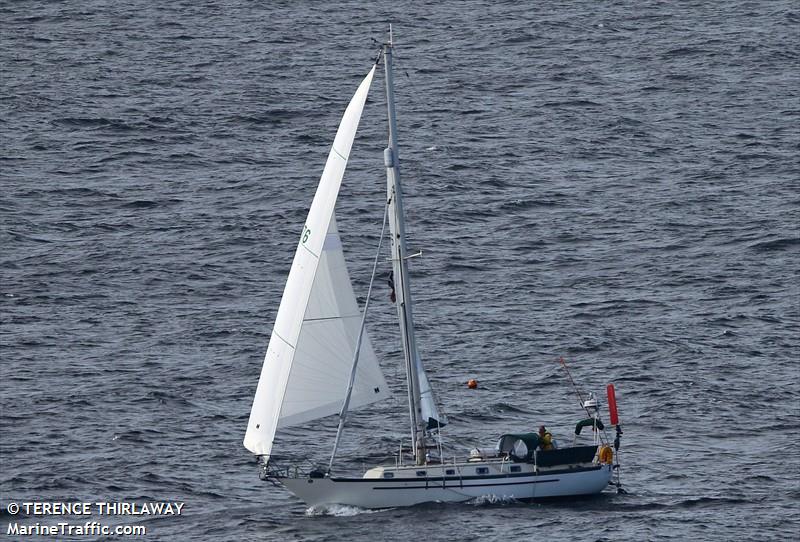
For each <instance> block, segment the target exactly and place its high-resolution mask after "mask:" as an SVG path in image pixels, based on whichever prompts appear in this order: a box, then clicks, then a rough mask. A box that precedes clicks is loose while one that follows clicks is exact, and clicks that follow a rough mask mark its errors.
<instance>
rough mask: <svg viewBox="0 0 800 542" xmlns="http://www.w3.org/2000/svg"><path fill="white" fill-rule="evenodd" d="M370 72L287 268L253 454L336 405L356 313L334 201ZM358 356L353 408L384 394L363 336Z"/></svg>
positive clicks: (257, 402)
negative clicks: (279, 434) (282, 432)
mask: <svg viewBox="0 0 800 542" xmlns="http://www.w3.org/2000/svg"><path fill="white" fill-rule="evenodd" d="M374 74H375V67H374V66H373V68H372V70H370V72H369V74H368V75H367V76H366V77H365V78H364V80H363V81H362V82H361V84H360V85H359V87H358V90H357V91H356V93H355V95H354V96H353V98H352V100H350V104H349V105H348V106H347V109H346V110H345V112H344V116H343V117H342V121H341V123H340V124H339V129H338V131H337V132H336V138H335V139H334V142H333V146H332V147H331V151H330V153H329V154H328V160H327V162H326V164H325V169H324V171H323V172H322V177H321V179H320V182H319V186H318V187H317V192H316V194H315V195H314V201H313V202H312V203H311V209H310V210H309V213H308V218H307V219H306V223H305V226H304V227H303V232H302V234H301V236H300V242H299V243H298V247H297V252H296V253H295V256H294V261H293V262H292V268H291V270H290V271H289V277H288V279H287V281H286V287H285V288H284V291H283V297H282V298H281V303H280V306H279V308H278V315H277V317H276V319H275V326H274V327H273V330H272V336H271V337H270V340H269V346H268V347H267V354H266V356H265V358H264V366H263V368H262V370H261V377H260V379H259V382H258V388H257V389H256V395H255V399H254V400H253V408H252V410H251V412H250V421H249V422H248V425H247V433H246V434H245V437H244V445H245V447H246V448H247V449H248V450H250V451H251V452H253V453H254V454H256V455H266V456H268V455H270V453H271V451H272V441H273V439H274V438H275V431H276V430H277V429H278V428H279V427H285V426H289V425H294V424H298V423H303V422H306V421H310V420H314V419H317V418H321V417H323V416H328V415H331V414H335V413H338V412H339V409H340V408H341V403H342V400H343V398H344V394H345V391H346V387H347V382H348V377H349V369H350V366H351V364H352V359H353V355H354V354H355V348H356V342H357V339H358V333H359V329H360V323H361V322H360V317H361V315H360V311H359V309H358V303H357V302H356V298H355V294H354V293H353V287H352V285H351V283H350V276H349V274H348V272H347V266H346V264H345V261H344V255H343V254H342V248H341V241H340V239H339V232H338V230H337V229H336V220H335V218H334V207H335V205H336V198H337V196H338V194H339V187H340V186H341V182H342V177H343V175H344V170H345V167H346V165H347V159H348V157H349V156H350V149H351V148H352V146H353V140H354V139H355V134H356V130H357V128H358V123H359V121H360V120H361V113H362V111H363V109H364V104H365V102H366V99H367V93H368V92H369V87H370V83H371V82H372V77H373V75H374ZM359 359H360V361H359V367H358V373H357V376H356V383H355V387H354V389H353V396H352V399H351V408H354V407H358V406H363V405H366V404H369V403H372V402H375V401H378V400H380V399H383V398H385V397H387V396H388V389H387V386H386V382H385V380H384V378H383V374H382V373H381V370H380V367H379V366H378V362H377V358H376V357H375V354H374V352H373V350H372V344H371V343H370V341H369V337H368V336H365V337H364V338H363V342H362V345H361V349H360V352H359Z"/></svg>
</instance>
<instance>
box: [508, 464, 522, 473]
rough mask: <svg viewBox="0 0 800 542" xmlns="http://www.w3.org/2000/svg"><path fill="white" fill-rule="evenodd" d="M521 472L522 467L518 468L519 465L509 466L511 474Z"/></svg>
mask: <svg viewBox="0 0 800 542" xmlns="http://www.w3.org/2000/svg"><path fill="white" fill-rule="evenodd" d="M521 470H522V467H520V466H519V465H511V472H520V471H521Z"/></svg>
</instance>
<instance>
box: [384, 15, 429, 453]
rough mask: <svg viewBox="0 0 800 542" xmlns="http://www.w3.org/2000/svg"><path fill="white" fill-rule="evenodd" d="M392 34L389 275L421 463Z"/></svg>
mask: <svg viewBox="0 0 800 542" xmlns="http://www.w3.org/2000/svg"><path fill="white" fill-rule="evenodd" d="M392 47H393V45H392V34H391V27H390V28H389V42H388V43H384V44H383V64H384V69H385V71H386V106H387V110H388V115H389V146H388V147H387V148H386V150H385V151H384V163H385V165H386V191H387V196H388V202H389V228H390V233H391V239H392V243H391V247H392V272H393V274H394V283H395V296H396V301H395V305H396V306H397V316H398V319H399V321H400V335H401V339H402V343H403V355H404V358H405V366H406V379H407V381H408V406H409V416H410V419H411V442H412V450H414V458H415V459H416V462H417V464H422V463H423V462H424V460H425V423H426V421H425V420H424V419H423V418H422V412H421V406H420V405H421V398H420V382H419V376H418V375H419V372H418V366H419V365H420V363H419V361H418V359H417V358H418V357H419V354H418V352H417V345H416V338H415V336H414V317H413V313H412V308H411V307H412V304H413V302H412V299H411V289H410V285H409V277H408V265H407V263H406V258H407V250H406V228H405V212H404V210H403V191H402V185H401V184H400V160H399V157H398V152H397V121H396V116H395V106H394V78H393V76H392Z"/></svg>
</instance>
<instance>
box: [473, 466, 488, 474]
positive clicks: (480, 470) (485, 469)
mask: <svg viewBox="0 0 800 542" xmlns="http://www.w3.org/2000/svg"><path fill="white" fill-rule="evenodd" d="M475 472H477V473H478V474H489V467H478V468H477V469H475Z"/></svg>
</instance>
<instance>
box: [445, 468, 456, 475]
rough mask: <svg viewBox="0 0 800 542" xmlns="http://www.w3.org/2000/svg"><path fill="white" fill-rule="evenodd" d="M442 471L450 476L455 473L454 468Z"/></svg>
mask: <svg viewBox="0 0 800 542" xmlns="http://www.w3.org/2000/svg"><path fill="white" fill-rule="evenodd" d="M444 473H445V474H447V475H448V476H452V475H453V474H455V473H456V470H455V469H447V470H446V471H444Z"/></svg>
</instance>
